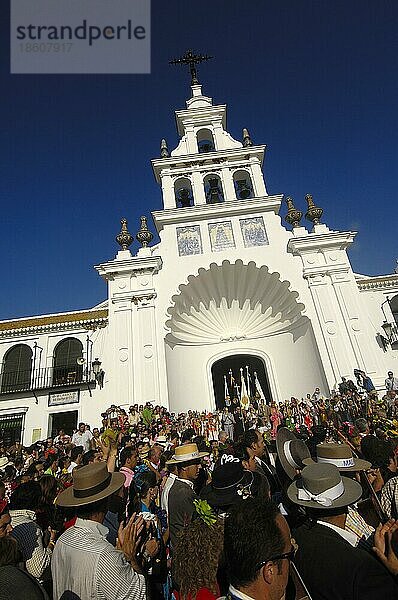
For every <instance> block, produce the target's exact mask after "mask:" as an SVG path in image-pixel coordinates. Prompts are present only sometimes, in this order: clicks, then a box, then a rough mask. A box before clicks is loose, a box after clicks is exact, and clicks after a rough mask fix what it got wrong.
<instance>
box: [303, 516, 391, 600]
mask: <svg viewBox="0 0 398 600" xmlns="http://www.w3.org/2000/svg"><path fill="white" fill-rule="evenodd" d="M293 537H294V538H295V540H296V542H297V543H298V546H299V549H298V551H297V555H296V559H295V563H296V565H297V568H298V570H299V572H300V574H301V576H302V578H303V580H304V583H305V584H306V586H307V588H308V590H309V592H310V594H311V596H312V598H313V600H383V599H385V600H393V598H394V599H395V598H398V586H397V585H396V584H395V582H394V579H393V577H392V576H391V575H390V573H389V572H388V571H387V570H386V569H385V568H384V566H383V565H382V564H381V563H379V562H378V560H377V559H376V558H375V557H373V556H372V555H371V554H370V553H369V552H366V551H365V550H362V549H360V548H354V547H353V546H351V544H349V543H348V542H347V541H346V540H344V539H343V538H342V537H341V536H340V535H339V534H338V533H337V532H335V531H333V530H332V529H329V528H328V527H325V526H324V525H321V524H320V523H316V524H315V525H314V526H310V525H309V524H305V525H302V526H301V527H299V528H298V529H296V530H294V531H293Z"/></svg>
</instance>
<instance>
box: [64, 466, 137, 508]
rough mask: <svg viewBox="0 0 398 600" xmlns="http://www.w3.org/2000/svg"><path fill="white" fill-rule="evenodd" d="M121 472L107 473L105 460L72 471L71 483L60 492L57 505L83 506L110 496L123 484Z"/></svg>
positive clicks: (123, 478)
mask: <svg viewBox="0 0 398 600" xmlns="http://www.w3.org/2000/svg"><path fill="white" fill-rule="evenodd" d="M124 480H125V476H124V475H123V473H109V472H108V469H107V467H106V463H105V462H100V463H92V464H89V465H86V466H85V467H81V468H80V469H75V470H74V471H73V484H72V485H71V486H70V487H68V488H67V489H66V490H64V491H63V492H61V493H60V494H59V496H58V497H57V499H56V501H55V503H56V504H58V506H65V507H68V506H70V507H73V506H85V505H86V504H91V503H92V502H97V501H98V500H102V499H103V498H107V497H108V496H111V495H112V494H113V493H114V492H116V491H117V490H119V489H120V488H121V487H122V486H123V484H124Z"/></svg>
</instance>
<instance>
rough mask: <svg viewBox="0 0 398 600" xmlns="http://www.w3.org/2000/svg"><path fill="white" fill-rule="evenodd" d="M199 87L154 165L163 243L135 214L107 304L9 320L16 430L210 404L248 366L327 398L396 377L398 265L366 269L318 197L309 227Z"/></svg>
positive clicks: (278, 384) (25, 432) (33, 431)
mask: <svg viewBox="0 0 398 600" xmlns="http://www.w3.org/2000/svg"><path fill="white" fill-rule="evenodd" d="M191 89H192V96H191V98H190V99H189V100H188V101H187V103H186V108H185V109H184V110H179V111H177V112H176V121H177V130H178V134H179V137H180V141H179V144H178V146H177V148H175V149H174V150H173V151H171V152H169V150H168V148H167V144H166V142H165V141H164V140H162V145H161V157H160V158H158V159H155V160H153V161H152V168H153V171H154V176H155V178H156V181H157V182H158V184H159V186H160V188H161V192H162V196H163V209H162V210H159V211H155V212H153V213H152V217H153V221H154V224H155V227H156V229H157V232H158V234H159V238H160V243H158V244H157V245H152V246H151V245H150V242H151V240H152V235H151V234H150V232H149V230H148V228H147V224H146V220H145V218H143V219H142V222H141V229H140V232H139V234H137V239H138V241H139V242H140V243H141V245H142V248H141V249H140V250H138V251H137V252H136V253H135V254H133V253H132V252H131V251H130V249H129V247H130V245H131V242H132V236H130V234H129V233H128V229H127V223H126V222H125V221H123V223H122V231H121V233H120V234H119V236H118V242H119V244H120V246H121V250H120V251H119V252H118V253H117V255H116V257H115V258H114V259H113V260H110V261H109V262H106V263H103V264H100V265H97V266H96V267H95V268H96V269H97V271H98V273H99V275H100V276H101V277H102V278H103V279H104V280H105V281H106V282H107V286H108V296H107V300H106V301H104V302H102V303H101V304H99V305H98V306H96V307H94V308H92V309H88V310H84V311H76V312H70V313H61V314H55V315H43V316H37V317H29V318H20V319H15V320H7V321H0V365H1V370H0V429H2V430H3V435H8V436H9V438H10V439H11V438H13V439H14V438H18V437H20V438H21V440H22V441H23V443H24V444H26V445H27V444H30V443H32V441H35V440H36V439H42V438H44V437H46V436H47V435H51V433H53V432H54V431H55V430H57V429H59V428H60V427H64V428H66V429H71V428H72V427H74V426H75V425H76V423H77V422H79V421H84V422H87V423H90V424H91V425H92V426H96V425H99V424H100V413H101V412H102V411H103V410H104V409H106V408H107V407H109V406H110V405H111V404H118V405H123V406H124V407H125V408H126V409H127V408H128V407H129V406H130V405H132V404H135V403H137V404H144V403H145V402H148V401H150V402H152V403H153V404H154V405H156V404H159V405H163V406H168V407H169V409H170V411H172V412H181V411H186V410H188V409H196V410H200V411H205V410H206V411H212V410H214V409H215V408H216V407H220V406H222V403H223V394H224V387H223V386H224V382H225V380H224V376H226V377H229V378H228V384H230V383H231V380H230V375H229V372H230V370H231V371H232V374H233V376H234V379H235V385H239V366H241V367H242V368H243V369H246V367H247V368H248V370H249V371H250V374H251V376H252V377H253V376H254V371H256V373H257V375H258V378H259V381H260V383H261V387H262V389H263V390H264V394H265V396H266V399H267V401H270V400H275V401H277V402H278V401H280V400H284V399H287V398H290V396H292V395H294V396H296V397H301V396H305V394H306V393H308V392H313V390H314V388H315V387H320V389H321V392H322V393H323V394H324V395H328V394H329V393H330V391H331V390H332V389H335V388H336V386H337V385H338V383H339V382H340V381H341V377H349V378H352V377H353V371H354V369H360V370H362V371H364V372H366V373H367V374H368V375H369V376H370V378H371V379H372V380H373V382H374V384H375V385H376V388H378V389H383V388H384V379H385V377H386V374H387V371H389V370H392V371H395V373H398V330H397V324H398V274H391V275H386V276H378V277H367V276H361V275H357V274H355V273H354V272H353V270H352V268H351V265H350V261H349V258H348V255H347V250H348V248H349V247H350V245H351V244H352V243H353V242H354V238H355V232H352V231H333V230H332V229H329V228H328V227H327V226H326V225H325V224H323V223H322V219H321V217H322V210H321V209H320V208H318V207H317V206H316V205H315V203H314V201H313V199H312V197H311V196H307V197H306V200H307V206H308V210H307V213H306V215H305V216H306V219H307V222H308V223H309V225H310V227H308V228H306V227H304V226H303V225H302V224H301V220H302V214H301V213H300V211H298V210H297V209H295V207H294V205H293V202H292V201H291V200H290V199H287V201H286V203H285V202H283V204H282V201H283V196H282V195H269V194H268V192H267V188H266V184H265V181H264V176H263V171H262V166H263V161H264V155H265V146H263V145H254V144H253V142H252V140H251V138H250V135H249V133H248V131H247V130H243V140H242V141H238V140H235V139H233V138H232V137H231V135H230V134H229V133H228V132H227V130H226V106H225V105H218V106H216V105H213V103H212V100H211V98H209V97H206V96H204V95H203V94H202V87H201V86H200V85H199V84H198V83H194V85H192V86H191ZM285 206H287V219H286V220H287V222H288V223H289V224H290V225H291V226H292V229H291V230H290V229H287V228H286V227H285V226H284V225H283V221H282V220H283V217H284V216H285V214H286V210H285V208H284V207H285ZM280 213H281V216H280ZM237 392H239V390H237ZM231 393H234V391H233V390H231Z"/></svg>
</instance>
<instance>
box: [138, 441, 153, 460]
mask: <svg viewBox="0 0 398 600" xmlns="http://www.w3.org/2000/svg"><path fill="white" fill-rule="evenodd" d="M150 449H151V447H150V445H149V444H144V445H143V446H141V448H138V454H139V457H140V458H147V457H148V454H149V450H150Z"/></svg>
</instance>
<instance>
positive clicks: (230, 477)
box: [200, 454, 254, 508]
mask: <svg viewBox="0 0 398 600" xmlns="http://www.w3.org/2000/svg"><path fill="white" fill-rule="evenodd" d="M253 480H254V477H253V473H251V472H250V471H245V470H244V468H243V465H242V463H241V462H240V460H239V458H236V457H234V456H231V455H228V454H224V455H223V456H222V457H221V459H220V460H219V461H218V462H217V463H216V465H215V467H214V471H213V475H212V481H211V483H210V484H209V485H206V486H205V487H204V488H203V489H202V491H201V493H200V497H201V498H202V500H207V502H208V503H209V504H210V506H211V507H214V508H221V507H223V508H228V507H229V506H232V505H233V504H237V503H238V502H240V501H241V500H242V499H243V500H244V499H245V498H247V497H249V496H250V495H251V489H250V488H251V485H252V483H253Z"/></svg>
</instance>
